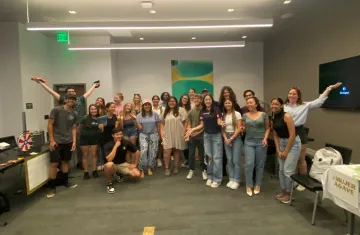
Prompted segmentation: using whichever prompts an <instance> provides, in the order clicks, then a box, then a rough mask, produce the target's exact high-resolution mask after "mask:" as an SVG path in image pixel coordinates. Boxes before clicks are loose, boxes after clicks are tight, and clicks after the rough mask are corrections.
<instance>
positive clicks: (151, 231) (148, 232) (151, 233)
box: [143, 227, 155, 235]
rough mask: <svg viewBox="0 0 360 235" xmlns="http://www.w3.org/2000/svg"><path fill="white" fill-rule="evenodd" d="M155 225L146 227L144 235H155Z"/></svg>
mask: <svg viewBox="0 0 360 235" xmlns="http://www.w3.org/2000/svg"><path fill="white" fill-rule="evenodd" d="M154 234H155V227H144V232H143V235H154Z"/></svg>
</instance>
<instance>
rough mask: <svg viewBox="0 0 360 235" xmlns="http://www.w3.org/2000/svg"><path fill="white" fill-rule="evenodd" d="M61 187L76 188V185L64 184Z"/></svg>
mask: <svg viewBox="0 0 360 235" xmlns="http://www.w3.org/2000/svg"><path fill="white" fill-rule="evenodd" d="M63 186H64V187H66V188H76V187H77V186H78V185H77V184H73V183H71V182H68V183H67V184H64V185H63Z"/></svg>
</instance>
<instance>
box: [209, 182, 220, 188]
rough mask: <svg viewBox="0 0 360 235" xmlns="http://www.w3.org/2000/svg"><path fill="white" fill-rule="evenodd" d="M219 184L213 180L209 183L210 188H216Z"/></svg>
mask: <svg viewBox="0 0 360 235" xmlns="http://www.w3.org/2000/svg"><path fill="white" fill-rule="evenodd" d="M219 186H220V184H218V183H215V182H213V183H212V184H211V187H212V188H218V187H219Z"/></svg>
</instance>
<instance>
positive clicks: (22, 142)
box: [18, 131, 33, 152]
mask: <svg viewBox="0 0 360 235" xmlns="http://www.w3.org/2000/svg"><path fill="white" fill-rule="evenodd" d="M32 146H33V140H32V135H31V134H30V132H29V131H25V132H24V133H23V134H22V135H20V136H19V139H18V147H19V149H20V150H21V151H23V152H25V151H29V150H30V149H31V147H32Z"/></svg>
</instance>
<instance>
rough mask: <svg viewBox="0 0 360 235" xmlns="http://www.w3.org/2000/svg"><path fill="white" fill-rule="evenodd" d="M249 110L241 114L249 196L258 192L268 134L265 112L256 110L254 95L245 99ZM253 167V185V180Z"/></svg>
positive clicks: (257, 104) (268, 124)
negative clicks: (244, 132) (244, 133)
mask: <svg viewBox="0 0 360 235" xmlns="http://www.w3.org/2000/svg"><path fill="white" fill-rule="evenodd" d="M246 104H247V108H248V110H249V112H247V113H245V114H243V116H242V119H243V121H242V122H243V126H244V127H245V130H246V136H245V142H244V149H245V178H246V193H247V195H249V196H250V197H251V196H252V195H253V188H254V194H255V195H257V194H259V193H260V187H261V184H262V178H263V174H264V166H265V159H266V151H267V139H268V138H269V134H270V123H269V118H268V116H267V114H266V113H264V112H261V111H258V108H257V107H258V106H259V105H260V101H259V100H258V99H257V98H256V97H251V98H249V99H247V100H246ZM254 169H255V170H256V174H255V185H254V180H253V173H254Z"/></svg>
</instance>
